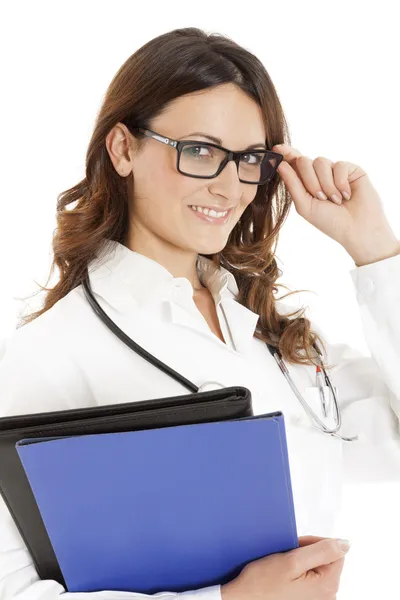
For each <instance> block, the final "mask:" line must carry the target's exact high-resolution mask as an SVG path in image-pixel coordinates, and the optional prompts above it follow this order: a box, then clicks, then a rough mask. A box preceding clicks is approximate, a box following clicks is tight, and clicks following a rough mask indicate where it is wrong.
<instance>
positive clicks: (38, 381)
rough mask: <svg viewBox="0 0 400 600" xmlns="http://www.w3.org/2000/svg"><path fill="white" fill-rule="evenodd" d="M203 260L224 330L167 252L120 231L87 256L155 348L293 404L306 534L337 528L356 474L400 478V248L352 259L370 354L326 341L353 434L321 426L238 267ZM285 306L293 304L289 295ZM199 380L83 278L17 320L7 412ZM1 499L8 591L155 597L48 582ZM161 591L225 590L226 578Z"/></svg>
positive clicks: (294, 461) (213, 596)
mask: <svg viewBox="0 0 400 600" xmlns="http://www.w3.org/2000/svg"><path fill="white" fill-rule="evenodd" d="M198 272H199V276H200V278H201V280H202V282H203V283H204V285H206V286H207V287H208V288H209V289H210V291H211V293H212V294H213V297H214V300H215V302H216V306H217V313H218V318H219V322H220V326H221V330H222V332H223V334H224V338H225V340H226V343H223V342H222V341H221V340H220V339H219V338H218V337H217V336H216V335H214V334H213V333H212V332H211V330H210V329H209V327H208V325H207V323H206V321H205V319H204V318H203V316H202V315H201V313H200V312H199V310H198V309H197V307H196V305H195V304H194V302H193V296H192V294H193V290H192V287H191V284H190V283H189V281H188V280H187V279H186V278H183V277H178V278H174V277H173V276H172V275H171V274H170V273H169V272H168V271H167V270H166V269H165V268H164V267H162V266H161V265H160V264H159V263H157V262H156V261H153V260H151V259H149V258H147V257H145V256H143V255H141V254H139V253H137V252H133V251H131V250H130V249H128V248H126V247H125V246H123V245H122V244H119V243H117V242H109V243H108V244H106V245H105V246H104V252H103V253H101V254H100V255H99V256H98V259H97V260H96V261H93V263H91V265H90V268H89V273H90V282H91V286H92V290H93V292H94V293H95V296H96V299H97V300H98V302H99V303H100V305H101V306H102V308H103V309H104V310H105V311H106V312H107V313H108V315H109V316H110V317H111V318H112V319H113V320H114V321H115V322H116V323H117V324H118V325H119V327H120V328H122V329H123V330H124V331H125V332H126V333H127V334H128V335H129V336H130V337H131V338H132V339H134V340H135V341H136V342H137V343H138V344H140V345H141V346H143V347H144V348H145V349H146V350H148V351H149V352H151V353H152V354H153V355H155V356H156V357H157V358H159V359H160V360H162V361H163V362H165V363H166V364H168V365H169V366H171V367H172V368H173V369H175V370H176V371H178V372H180V373H181V374H182V375H184V376H185V377H186V378H187V379H189V380H191V381H192V382H194V383H195V384H196V385H197V386H200V385H201V384H203V383H205V382H206V381H217V382H219V383H220V384H221V385H224V386H235V385H240V386H245V387H248V388H249V389H250V391H251V393H252V398H253V411H254V414H261V413H266V412H270V411H275V410H281V411H283V414H284V417H285V423H286V431H287V441H288V450H289V460H290V469H291V477H292V487H293V495H294V502H295V510H296V522H297V529H298V534H299V535H306V534H314V535H321V536H324V535H326V536H330V535H331V532H332V527H333V524H334V522H335V518H336V516H337V514H338V511H339V510H340V501H341V487H342V482H343V481H344V480H345V479H351V480H368V479H371V478H372V479H379V478H383V479H387V478H392V479H393V478H395V477H398V478H400V429H399V420H398V416H399V415H400V368H399V366H400V314H399V313H400V310H399V309H400V255H399V256H396V257H392V258H389V259H386V260H382V261H379V262H377V263H375V264H372V265H365V266H363V267H358V268H354V269H353V270H352V271H350V274H351V277H352V280H353V282H354V286H355V290H356V293H357V300H358V303H359V307H360V311H361V316H362V322H363V327H364V333H365V337H366V341H367V343H368V345H369V348H370V350H371V353H372V358H371V357H365V356H360V354H359V353H358V352H356V351H354V350H352V349H351V348H349V347H348V346H346V345H336V344H335V345H333V344H327V347H328V357H327V358H328V362H330V363H332V362H334V363H336V364H337V366H336V367H335V368H334V369H333V370H332V371H331V377H332V382H333V384H334V385H335V386H336V387H337V388H338V391H339V400H340V404H341V406H342V416H343V429H342V433H343V434H345V435H354V434H357V433H359V432H360V431H361V432H362V438H361V440H360V441H357V442H342V441H341V440H340V439H338V438H336V437H333V436H329V435H327V434H324V433H322V432H320V431H317V430H316V429H315V428H313V427H312V426H311V424H310V421H309V419H308V417H307V416H306V415H305V412H304V409H303V408H302V407H301V405H300V403H299V401H298V399H297V398H296V396H295V394H294V393H293V391H292V390H291V388H290V386H289V384H288V382H287V381H286V379H285V378H284V376H283V374H282V373H281V371H280V370H279V367H278V365H277V364H276V362H275V361H274V359H273V357H272V356H271V355H270V353H269V351H268V349H267V347H266V345H265V344H264V343H263V342H261V341H260V340H258V339H256V338H254V337H253V334H254V330H255V327H256V324H257V320H258V315H256V314H255V313H253V312H252V311H250V310H249V309H247V308H245V307H243V306H242V305H240V304H239V303H238V302H237V301H236V300H235V294H236V293H237V291H238V289H237V286H236V282H235V279H234V277H233V276H232V275H231V274H230V273H229V272H228V271H226V270H224V269H221V271H220V272H219V271H218V270H217V269H216V267H215V265H214V264H213V263H212V261H211V260H209V259H207V258H205V257H199V260H198ZM221 305H222V307H223V311H222V310H221ZM278 307H280V308H279V310H280V311H281V312H285V310H286V309H285V305H284V304H283V303H278ZM225 318H226V320H227V323H228V326H227V323H226V322H225ZM314 328H315V329H316V330H317V331H318V332H319V333H321V334H322V335H323V332H321V331H320V330H319V328H318V327H316V326H315V325H314ZM286 365H287V367H288V369H289V372H290V373H291V375H292V377H293V380H294V382H295V383H296V384H297V386H298V388H299V390H300V391H301V392H303V393H305V394H306V395H307V394H309V391H307V388H308V387H310V386H314V385H315V368H314V367H312V366H303V365H291V364H288V363H286ZM215 387H218V386H215ZM208 389H210V388H208ZM311 391H312V390H311ZM187 393H189V391H188V389H187V388H185V387H183V386H182V385H181V384H180V383H178V382H177V381H175V380H174V379H172V378H170V377H169V376H168V375H166V374H165V373H163V372H161V371H159V370H157V369H156V367H154V366H153V365H151V364H150V363H148V362H147V361H145V360H144V359H143V358H141V357H140V356H139V355H137V354H136V353H134V352H133V351H132V350H130V349H129V348H128V347H127V346H126V345H124V344H123V343H122V342H121V341H120V340H119V339H118V338H116V337H115V336H114V335H113V334H112V333H111V332H110V331H109V330H108V329H107V328H106V326H105V325H104V324H103V323H102V322H101V321H100V319H99V317H98V316H97V315H96V314H95V313H94V312H93V310H92V308H91V306H90V305H89V304H88V302H87V300H86V298H85V296H84V293H83V290H82V286H81V285H79V286H78V287H76V288H75V289H73V290H72V291H71V292H70V293H69V294H67V295H66V296H65V297H64V298H62V299H61V300H60V301H59V302H57V303H56V304H55V305H54V306H53V307H52V308H51V309H50V310H49V311H47V312H46V313H44V314H43V315H42V316H41V317H39V318H37V319H36V320H34V321H33V322H32V323H30V324H28V325H26V326H24V327H22V328H20V329H18V330H16V331H15V332H13V334H12V335H11V336H9V338H8V339H7V340H6V342H5V344H4V347H3V356H2V358H1V360H0V398H1V404H0V416H2V417H3V416H8V415H14V414H23V413H25V414H27V413H34V412H41V411H52V410H53V411H54V410H61V409H72V408H78V407H83V406H96V405H101V404H112V403H116V402H132V401H136V400H144V399H150V398H157V397H167V396H174V395H179V394H187ZM307 397H308V398H309V399H310V401H311V400H312V398H311V396H307ZM210 493H212V490H210ZM0 502H1V503H0V531H1V535H0V600H6V599H8V598H15V599H17V600H55V599H56V598H58V596H59V595H60V594H63V599H64V600H69V599H71V600H89V598H90V599H99V600H100V598H101V599H102V600H116V599H118V598H121V599H122V598H124V599H127V600H138V599H139V598H142V599H143V598H147V597H148V596H147V595H145V594H140V593H135V592H132V593H128V592H116V591H110V590H109V591H102V592H96V593H88V594H85V593H74V594H71V593H64V591H65V590H64V588H63V587H62V586H61V585H59V584H58V583H56V582H55V581H51V580H48V581H41V580H40V579H39V578H38V575H37V572H36V569H35V568H34V566H33V563H32V559H31V556H30V554H29V552H28V550H27V548H26V546H25V544H24V542H23V540H22V538H21V536H20V534H19V532H18V530H17V528H16V526H15V525H14V522H13V521H12V519H11V517H10V514H9V512H8V509H7V508H6V506H5V504H4V502H3V501H2V500H1V499H0ZM156 596H161V597H162V598H163V599H164V600H170V599H172V598H173V599H175V598H177V597H178V596H182V597H185V598H190V599H192V598H193V599H194V598H195V597H196V598H200V597H201V598H202V600H203V599H204V600H220V598H221V594H220V586H212V587H209V588H203V589H200V590H197V591H196V590H194V591H190V592H185V593H183V594H174V593H167V592H165V593H160V594H156Z"/></svg>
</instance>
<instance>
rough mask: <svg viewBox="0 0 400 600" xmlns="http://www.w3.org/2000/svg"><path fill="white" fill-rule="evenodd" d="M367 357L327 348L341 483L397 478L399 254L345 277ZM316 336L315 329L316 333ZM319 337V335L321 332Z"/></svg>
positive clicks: (399, 448)
mask: <svg viewBox="0 0 400 600" xmlns="http://www.w3.org/2000/svg"><path fill="white" fill-rule="evenodd" d="M350 275H351V278H352V280H353V283H354V287H355V291H356V294H357V301H358V304H359V308H360V313H361V319H362V325H363V330H364V335H365V339H366V342H367V344H368V346H369V349H370V351H371V356H363V355H361V354H360V353H359V352H358V351H356V350H355V349H353V348H350V347H349V346H348V345H346V344H332V345H328V344H326V345H327V351H328V356H327V361H328V362H331V363H334V364H336V365H337V366H336V367H334V368H333V369H332V370H331V378H332V383H333V384H334V385H336V386H337V388H338V392H339V398H338V399H339V404H340V407H341V410H342V423H343V427H342V430H341V431H342V433H343V434H344V435H349V436H351V435H355V434H357V433H359V432H360V434H361V435H360V440H359V441H357V442H344V444H343V459H344V465H343V466H344V475H345V479H347V480H351V481H368V480H371V479H372V480H377V479H380V480H388V479H400V424H399V421H400V255H395V256H393V257H390V258H386V259H384V260H380V261H377V262H374V263H371V264H366V265H364V266H360V267H357V268H355V269H353V270H352V271H351V272H350ZM316 330H317V331H318V327H317V328H316ZM321 335H322V337H324V335H323V333H321Z"/></svg>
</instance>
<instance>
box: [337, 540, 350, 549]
mask: <svg viewBox="0 0 400 600" xmlns="http://www.w3.org/2000/svg"><path fill="white" fill-rule="evenodd" d="M338 544H339V546H340V549H341V550H343V552H347V551H348V550H350V542H349V540H342V539H338Z"/></svg>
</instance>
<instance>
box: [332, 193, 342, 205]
mask: <svg viewBox="0 0 400 600" xmlns="http://www.w3.org/2000/svg"><path fill="white" fill-rule="evenodd" d="M331 198H332V200H333V201H334V202H336V204H342V200H341V198H339V196H338V195H337V194H332V196H331Z"/></svg>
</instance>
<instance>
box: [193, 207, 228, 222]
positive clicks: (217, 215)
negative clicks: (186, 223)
mask: <svg viewBox="0 0 400 600" xmlns="http://www.w3.org/2000/svg"><path fill="white" fill-rule="evenodd" d="M190 208H191V209H192V210H196V211H198V212H201V213H203V214H205V215H208V216H209V217H214V218H217V219H219V218H221V217H224V216H225V215H227V214H228V211H227V210H225V211H224V212H216V211H215V210H212V209H211V210H209V209H208V208H202V207H201V206H191V207H190Z"/></svg>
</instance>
